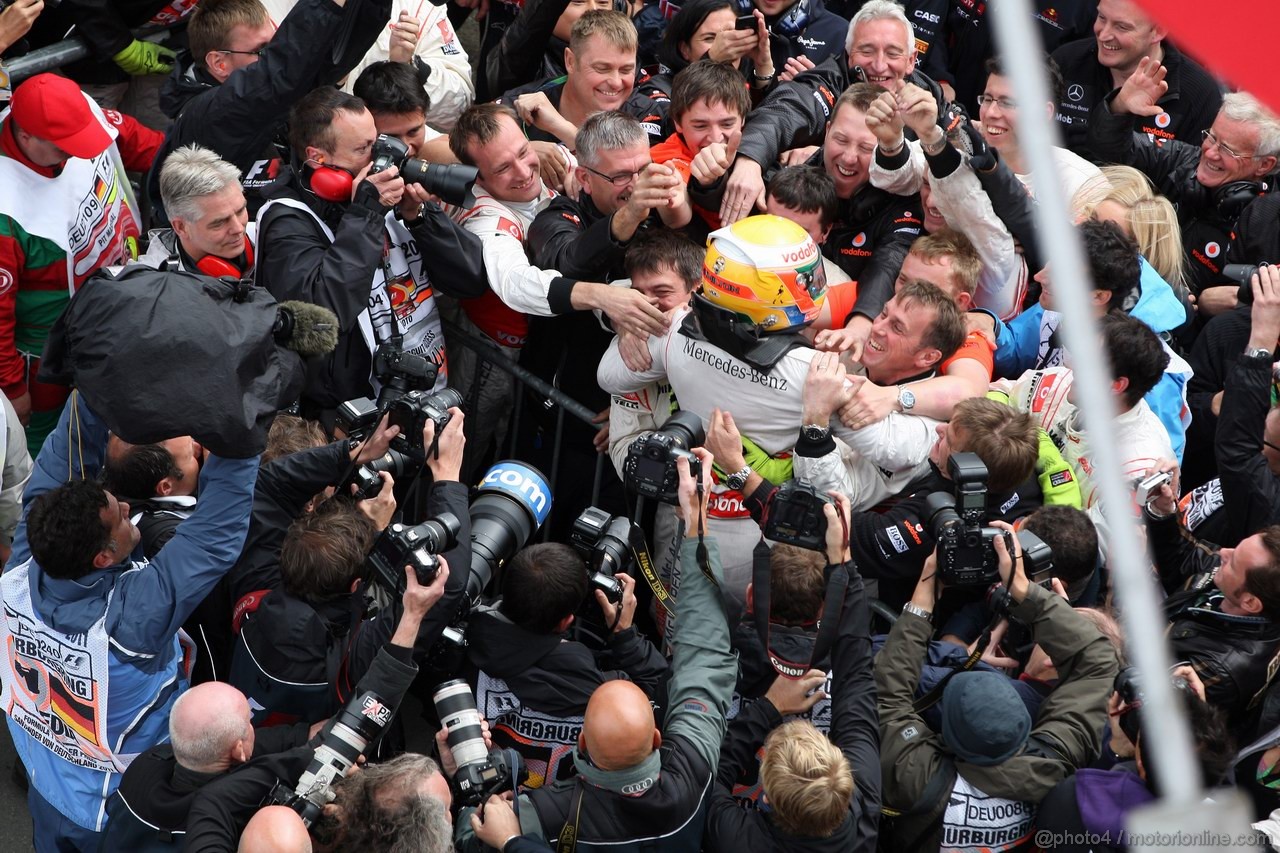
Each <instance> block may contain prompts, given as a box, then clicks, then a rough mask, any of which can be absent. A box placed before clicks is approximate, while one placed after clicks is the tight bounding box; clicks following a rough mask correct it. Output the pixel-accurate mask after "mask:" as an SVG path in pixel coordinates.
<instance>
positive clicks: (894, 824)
mask: <svg viewBox="0 0 1280 853" xmlns="http://www.w3.org/2000/svg"><path fill="white" fill-rule="evenodd" d="M955 784H956V764H955V762H954V761H952V760H951V756H949V755H944V756H943V757H942V766H941V767H939V768H938V772H937V773H935V774H933V777H932V778H930V779H929V784H928V785H926V786H925V788H924V791H923V792H922V793H921V794H920V798H919V799H917V800H916V801H915V803H913V804H912V806H911V807H910V808H908V809H906V810H905V811H901V812H894V811H892V810H891V809H888V808H886V809H884V810H883V817H884V822H883V823H882V824H881V837H882V838H883V837H884V836H885V835H889V836H891V838H892V845H893V846H892V849H894V850H919V849H921V845H922V842H923V841H924V840H925V839H926V838H928V837H929V836H930V835H931V834H935V833H937V831H938V827H939V825H940V824H941V823H942V820H943V816H944V815H946V812H947V808H946V807H947V801H948V799H950V797H951V790H952V789H953V788H954V787H955ZM939 805H941V808H939ZM923 815H932V817H931V818H930V819H929V820H927V821H925V822H924V823H923V825H922V826H920V827H919V828H918V829H917V830H916V832H914V833H913V834H912V835H911V836H910V837H909V838H904V837H903V836H902V835H901V831H900V829H899V824H898V821H900V820H902V819H903V818H912V817H920V816H923ZM886 829H887V830H889V831H888V833H886V832H885V831H884V830H886Z"/></svg>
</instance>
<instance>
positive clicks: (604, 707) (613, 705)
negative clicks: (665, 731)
mask: <svg viewBox="0 0 1280 853" xmlns="http://www.w3.org/2000/svg"><path fill="white" fill-rule="evenodd" d="M581 742H582V745H583V746H584V747H585V748H586V751H587V754H588V755H590V756H591V762H592V763H593V764H595V766H597V767H599V768H600V769H601V770H622V769H624V768H627V767H634V766H635V765H637V764H639V763H640V762H641V761H644V760H645V759H646V758H648V757H649V753H651V752H653V751H654V750H655V749H657V748H658V747H659V746H660V745H661V744H662V736H661V735H659V734H658V729H657V727H656V726H654V723H653V706H652V705H650V704H649V697H648V696H646V695H645V694H644V691H643V690H641V689H640V688H639V687H636V686H635V685H634V684H632V683H631V682H630V681H606V682H605V683H604V684H602V685H600V686H599V687H597V688H596V691H595V692H594V693H592V694H591V701H590V702H588V703H587V713H586V716H585V717H584V718H583V724H582V735H581Z"/></svg>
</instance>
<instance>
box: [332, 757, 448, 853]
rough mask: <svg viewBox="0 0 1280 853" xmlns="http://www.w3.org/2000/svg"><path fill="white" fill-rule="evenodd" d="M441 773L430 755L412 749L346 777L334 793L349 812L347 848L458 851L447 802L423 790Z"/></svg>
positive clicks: (344, 844)
mask: <svg viewBox="0 0 1280 853" xmlns="http://www.w3.org/2000/svg"><path fill="white" fill-rule="evenodd" d="M439 772H440V767H439V766H438V765H437V764H436V763H435V762H434V761H432V760H431V759H430V758H427V757H426V756H425V755H418V754H416V753H412V752H407V753H404V754H403V755H398V756H396V757H395V758H393V759H391V760H390V761H387V762H383V763H381V764H369V765H366V766H365V768H364V769H363V770H362V771H361V772H359V773H356V774H353V775H351V776H346V777H344V778H342V779H340V780H339V781H338V782H337V784H336V785H335V786H334V792H335V794H336V802H337V804H338V805H339V806H340V807H341V810H342V812H343V815H344V819H343V826H342V830H341V832H342V838H341V841H342V843H341V847H342V849H346V850H387V851H389V853H452V851H453V827H452V826H450V824H449V815H448V811H447V809H446V807H445V804H444V803H442V802H440V801H439V800H437V799H436V798H434V797H431V796H428V795H426V794H423V793H422V792H421V790H420V786H421V784H422V782H423V780H425V779H428V778H430V777H431V776H434V775H435V774H436V773H439Z"/></svg>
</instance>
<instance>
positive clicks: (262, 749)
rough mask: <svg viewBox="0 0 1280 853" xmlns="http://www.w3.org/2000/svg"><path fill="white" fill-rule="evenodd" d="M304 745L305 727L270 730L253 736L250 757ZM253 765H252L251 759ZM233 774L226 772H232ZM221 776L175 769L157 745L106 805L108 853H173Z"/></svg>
mask: <svg viewBox="0 0 1280 853" xmlns="http://www.w3.org/2000/svg"><path fill="white" fill-rule="evenodd" d="M306 742H307V726H305V725H303V724H301V723H299V724H297V725H293V726H272V727H270V728H265V729H258V730H257V731H255V732H254V741H253V756H252V758H259V757H261V756H264V755H274V754H276V753H279V752H284V751H285V750H288V749H293V748H294V747H298V746H301V745H303V744H304V743H306ZM251 760H252V759H251ZM234 770H235V768H232V770H231V771H229V772H234ZM223 775H224V774H221V773H199V772H197V771H195V770H188V769H187V768H185V767H183V766H182V765H180V764H178V762H177V759H175V758H174V757H173V746H172V745H171V744H168V743H162V744H159V745H157V746H153V747H151V749H148V750H147V751H146V752H144V753H142V754H141V755H139V756H138V757H137V758H135V759H134V760H133V761H132V762H131V763H130V764H129V769H128V770H126V771H125V772H124V775H123V776H122V777H121V778H120V787H119V788H118V789H116V792H115V793H114V794H112V795H111V798H110V799H109V800H108V801H107V814H108V815H110V820H108V821H107V831H106V837H105V839H104V842H103V843H104V845H105V848H104V849H107V850H130V851H135V853H151V851H165V850H177V849H180V848H181V847H182V845H183V841H184V839H185V836H186V833H187V815H188V814H189V812H190V811H191V804H192V803H193V802H195V799H196V796H197V795H199V793H200V791H201V790H203V789H204V787H205V786H206V785H208V784H209V783H211V782H213V781H214V780H216V779H220V778H222V776H223Z"/></svg>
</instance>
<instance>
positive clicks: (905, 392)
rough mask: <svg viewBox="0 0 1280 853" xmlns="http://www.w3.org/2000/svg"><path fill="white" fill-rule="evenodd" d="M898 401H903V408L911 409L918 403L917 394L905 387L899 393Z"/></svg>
mask: <svg viewBox="0 0 1280 853" xmlns="http://www.w3.org/2000/svg"><path fill="white" fill-rule="evenodd" d="M898 401H899V402H901V403H902V408H904V409H910V408H911V407H912V406H914V405H915V404H916V395H915V394H913V393H911V391H910V389H907V388H903V389H902V392H901V393H900V394H898Z"/></svg>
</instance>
